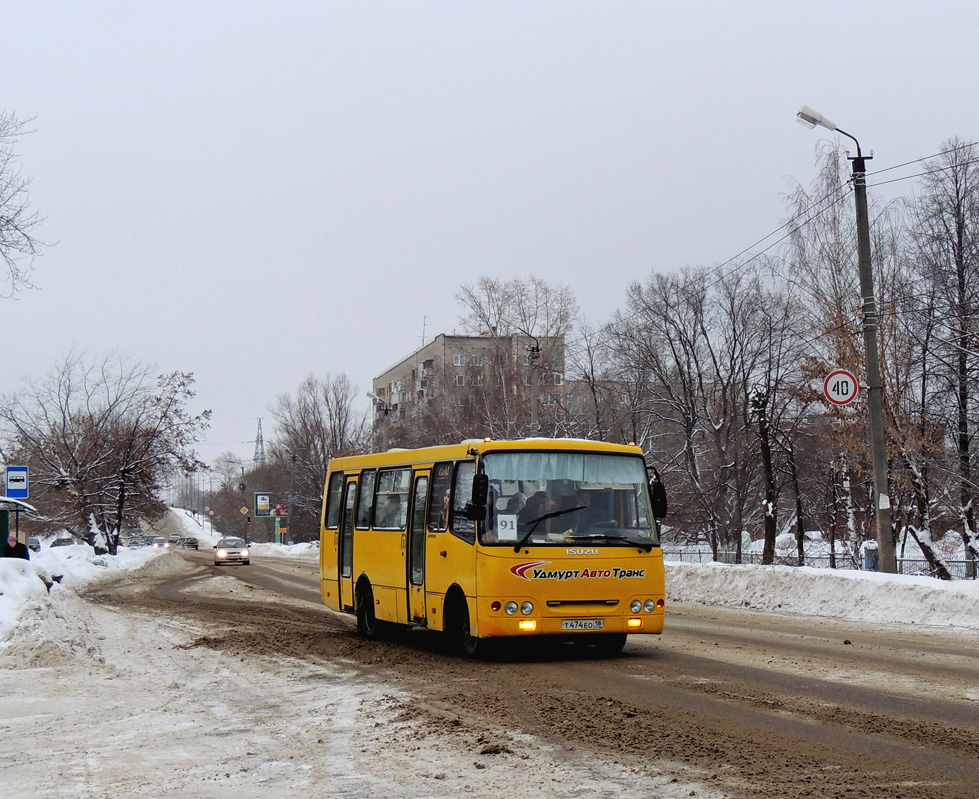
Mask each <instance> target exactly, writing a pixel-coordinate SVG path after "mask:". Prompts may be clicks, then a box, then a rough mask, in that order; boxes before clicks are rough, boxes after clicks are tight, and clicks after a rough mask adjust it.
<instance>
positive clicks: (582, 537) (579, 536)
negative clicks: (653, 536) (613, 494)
mask: <svg viewBox="0 0 979 799" xmlns="http://www.w3.org/2000/svg"><path fill="white" fill-rule="evenodd" d="M564 538H565V540H567V541H595V540H598V539H601V540H603V541H625V542H626V543H627V544H630V545H632V546H636V547H642V548H643V549H645V550H646V551H647V552H650V551H652V549H653V543H652V541H637V540H635V539H634V538H631V537H630V536H628V535H623V534H618V535H614V534H611V533H565V534H564Z"/></svg>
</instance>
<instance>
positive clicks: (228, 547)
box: [214, 538, 251, 566]
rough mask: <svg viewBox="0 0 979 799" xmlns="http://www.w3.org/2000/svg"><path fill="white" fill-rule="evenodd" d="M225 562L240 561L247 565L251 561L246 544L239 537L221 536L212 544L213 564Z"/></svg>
mask: <svg viewBox="0 0 979 799" xmlns="http://www.w3.org/2000/svg"><path fill="white" fill-rule="evenodd" d="M225 563H241V564H244V565H245V566H247V565H248V564H249V563H251V558H250V555H249V553H248V545H247V544H246V543H245V541H244V540H243V539H241V538H222V539H221V540H219V541H218V543H217V544H216V545H215V546H214V565H215V566H223V565H224V564H225Z"/></svg>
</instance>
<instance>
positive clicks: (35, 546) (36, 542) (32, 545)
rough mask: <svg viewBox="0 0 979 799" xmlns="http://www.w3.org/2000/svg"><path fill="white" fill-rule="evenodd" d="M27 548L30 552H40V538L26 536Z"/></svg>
mask: <svg viewBox="0 0 979 799" xmlns="http://www.w3.org/2000/svg"><path fill="white" fill-rule="evenodd" d="M27 548H28V549H29V550H30V551H31V552H40V551H41V539H40V538H28V539H27Z"/></svg>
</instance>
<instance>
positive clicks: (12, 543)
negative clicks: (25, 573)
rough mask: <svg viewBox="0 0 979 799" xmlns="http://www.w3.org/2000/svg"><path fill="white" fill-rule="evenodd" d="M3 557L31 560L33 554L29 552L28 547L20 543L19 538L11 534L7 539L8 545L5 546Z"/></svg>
mask: <svg viewBox="0 0 979 799" xmlns="http://www.w3.org/2000/svg"><path fill="white" fill-rule="evenodd" d="M3 556H4V557H5V558H23V559H24V560H30V559H31V553H30V552H28V550H27V546H26V545H24V544H22V543H20V541H18V540H17V536H15V535H13V534H11V535H10V537H8V538H7V543H6V544H4V545H3Z"/></svg>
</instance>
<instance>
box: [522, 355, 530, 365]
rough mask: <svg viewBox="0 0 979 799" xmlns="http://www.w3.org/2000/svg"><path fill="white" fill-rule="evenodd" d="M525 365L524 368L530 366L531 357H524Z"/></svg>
mask: <svg viewBox="0 0 979 799" xmlns="http://www.w3.org/2000/svg"><path fill="white" fill-rule="evenodd" d="M523 365H524V366H530V356H529V355H524V356H523Z"/></svg>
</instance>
